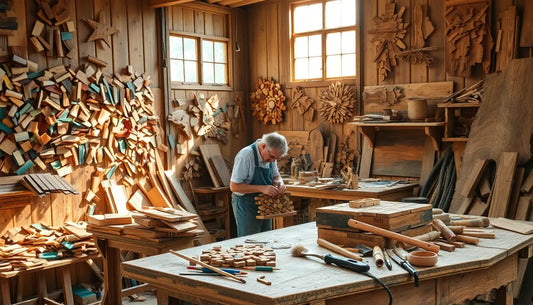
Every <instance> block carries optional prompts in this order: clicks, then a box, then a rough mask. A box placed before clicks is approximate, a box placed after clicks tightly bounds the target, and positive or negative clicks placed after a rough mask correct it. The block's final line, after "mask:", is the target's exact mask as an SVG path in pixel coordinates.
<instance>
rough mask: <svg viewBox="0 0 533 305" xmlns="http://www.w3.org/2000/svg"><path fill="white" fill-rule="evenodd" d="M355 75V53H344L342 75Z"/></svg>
mask: <svg viewBox="0 0 533 305" xmlns="http://www.w3.org/2000/svg"><path fill="white" fill-rule="evenodd" d="M353 75H355V54H345V55H342V76H353Z"/></svg>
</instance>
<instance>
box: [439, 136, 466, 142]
mask: <svg viewBox="0 0 533 305" xmlns="http://www.w3.org/2000/svg"><path fill="white" fill-rule="evenodd" d="M442 141H443V142H467V141H468V138H467V137H455V138H453V137H451V138H442Z"/></svg>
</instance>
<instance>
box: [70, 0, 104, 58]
mask: <svg viewBox="0 0 533 305" xmlns="http://www.w3.org/2000/svg"><path fill="white" fill-rule="evenodd" d="M102 1H103V0H102ZM76 16H77V19H76V33H75V35H76V37H77V42H78V47H79V48H78V52H79V56H80V58H86V57H87V56H89V55H91V56H96V49H95V43H94V42H92V41H87V40H88V39H89V36H91V34H92V29H91V27H89V26H87V23H85V21H83V18H87V19H94V10H93V0H76Z"/></svg>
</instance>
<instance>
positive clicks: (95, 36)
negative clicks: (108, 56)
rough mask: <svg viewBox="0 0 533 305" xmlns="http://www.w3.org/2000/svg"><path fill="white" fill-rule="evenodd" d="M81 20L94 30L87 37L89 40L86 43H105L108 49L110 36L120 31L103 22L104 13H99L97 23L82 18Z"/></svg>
mask: <svg viewBox="0 0 533 305" xmlns="http://www.w3.org/2000/svg"><path fill="white" fill-rule="evenodd" d="M83 20H85V22H87V24H88V25H89V26H90V27H91V28H93V30H94V31H93V33H92V34H91V36H89V39H87V41H94V40H101V41H103V42H105V44H106V45H107V46H108V47H109V48H111V36H112V35H115V34H117V33H118V32H120V31H119V30H118V29H116V28H113V27H111V26H110V25H107V24H105V23H104V22H103V20H104V13H103V12H100V17H99V19H98V20H99V21H96V20H92V19H89V18H83Z"/></svg>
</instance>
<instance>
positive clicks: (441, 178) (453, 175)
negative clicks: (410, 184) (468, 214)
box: [420, 147, 457, 212]
mask: <svg viewBox="0 0 533 305" xmlns="http://www.w3.org/2000/svg"><path fill="white" fill-rule="evenodd" d="M456 179H457V172H456V167H455V158H454V153H453V151H452V149H451V147H448V148H447V149H446V150H445V151H444V153H443V154H442V156H441V157H440V159H439V161H437V163H436V164H435V166H434V167H433V169H432V170H431V172H430V173H429V176H428V178H427V181H426V183H425V184H424V186H423V187H422V189H421V190H420V196H421V197H426V198H428V200H429V203H430V204H431V205H432V206H433V207H434V208H439V209H442V210H444V211H446V212H447V211H448V209H449V208H450V203H451V201H452V197H453V195H454V192H455V182H456Z"/></svg>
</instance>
